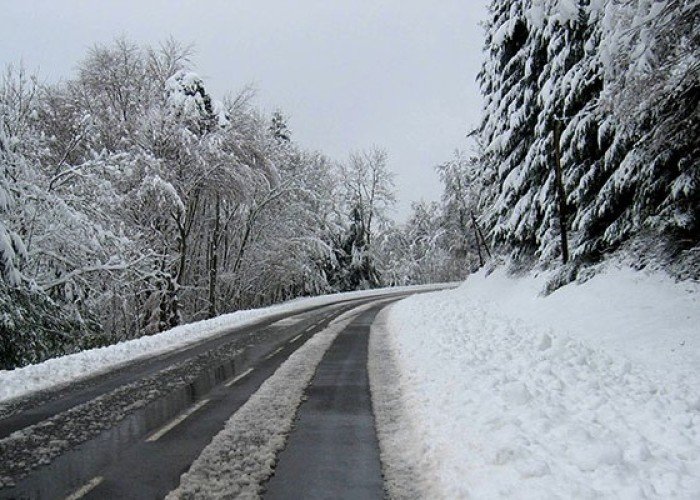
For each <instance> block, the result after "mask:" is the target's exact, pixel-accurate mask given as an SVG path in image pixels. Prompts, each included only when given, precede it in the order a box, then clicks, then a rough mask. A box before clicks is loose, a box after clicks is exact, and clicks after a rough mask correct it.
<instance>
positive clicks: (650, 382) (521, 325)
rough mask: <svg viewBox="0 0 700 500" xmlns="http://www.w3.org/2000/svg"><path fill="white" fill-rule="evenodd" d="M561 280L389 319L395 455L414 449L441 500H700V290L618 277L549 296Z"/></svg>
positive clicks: (454, 294)
mask: <svg viewBox="0 0 700 500" xmlns="http://www.w3.org/2000/svg"><path fill="white" fill-rule="evenodd" d="M549 277H550V276H548V275H547V274H540V275H539V276H536V275H528V276H525V277H520V278H513V277H509V276H508V275H507V274H506V273H505V272H504V271H503V270H502V269H497V270H496V271H495V272H493V273H492V274H491V275H490V276H488V277H487V276H486V274H485V273H484V272H480V273H479V274H476V275H473V276H471V277H470V278H469V279H468V280H467V281H466V282H465V283H464V285H462V286H461V287H460V288H458V289H456V290H452V291H443V292H439V293H433V294H428V295H422V296H414V297H411V298H408V299H406V300H404V301H402V302H400V303H398V304H396V305H395V306H393V307H392V308H391V311H390V313H389V315H388V318H387V325H388V335H387V336H386V340H385V342H386V343H387V344H388V347H387V348H388V349H389V350H390V352H391V353H392V359H393V360H394V363H395V366H396V370H395V374H394V378H395V382H396V389H395V393H394V395H395V394H396V393H397V392H398V394H399V395H400V401H399V402H398V403H397V402H396V400H395V398H394V402H393V403H392V404H393V408H394V412H395V413H396V411H397V410H396V409H397V408H398V409H399V410H400V411H399V412H398V415H399V416H398V417H396V419H398V420H396V419H395V420H396V421H395V422H394V423H393V425H392V426H390V428H389V431H387V432H388V434H387V433H384V434H383V433H382V430H381V429H382V424H381V422H382V419H381V418H379V417H378V427H379V429H380V431H379V437H380V443H381V446H382V449H383V456H384V454H385V453H389V452H390V451H391V446H390V443H391V442H399V443H401V442H403V443H411V444H410V445H408V444H406V445H404V450H403V453H408V454H409V455H408V456H409V458H411V457H412V458H411V459H413V460H418V462H416V463H418V464H419V468H420V469H421V470H424V471H427V472H426V474H428V475H429V477H427V478H425V479H424V480H423V481H422V482H421V485H423V486H425V487H429V488H430V489H431V491H430V493H429V494H428V495H427V496H429V497H431V498H464V497H472V498H513V497H515V498H600V497H606V498H611V497H613V498H635V499H639V498H698V496H700V395H699V394H698V387H700V368H699V367H700V328H699V327H698V325H699V324H700V307H698V306H699V305H700V304H699V303H698V302H699V300H698V297H699V296H700V295H699V293H700V285H698V283H695V282H681V283H674V282H673V281H672V280H671V279H669V278H668V277H666V276H665V275H663V274H661V273H658V272H657V273H646V272H639V271H632V270H630V269H626V268H622V267H616V266H614V265H608V267H607V268H605V269H603V270H602V271H601V272H600V273H599V274H597V275H595V276H593V277H592V278H590V279H589V280H588V281H585V282H583V283H575V284H570V285H568V286H565V287H563V288H561V289H559V290H558V291H556V292H554V293H552V294H551V295H549V296H546V297H544V296H542V295H540V293H539V292H540V291H541V290H542V289H543V288H544V286H545V284H546V282H547V279H548V278H549ZM373 342H376V341H373ZM373 345H375V344H373ZM375 355H376V354H374V353H373V354H372V356H375ZM371 366H372V363H371V362H370V367H371ZM373 397H374V398H375V399H377V395H376V394H375V395H374V396H373ZM375 406H376V407H378V408H382V404H381V402H380V403H379V404H377V403H376V402H375ZM387 436H389V437H387ZM387 450H388V451H387ZM389 477H391V476H390V475H389Z"/></svg>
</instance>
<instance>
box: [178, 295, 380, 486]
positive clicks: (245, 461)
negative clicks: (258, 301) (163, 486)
mask: <svg viewBox="0 0 700 500" xmlns="http://www.w3.org/2000/svg"><path fill="white" fill-rule="evenodd" d="M373 305H374V304H368V305H364V306H360V307H357V308H355V309H353V310H351V311H349V312H347V313H344V314H343V315H341V316H340V317H339V318H338V319H337V320H335V321H334V322H333V323H331V325H329V327H328V328H326V329H325V330H323V331H322V332H320V333H317V334H316V335H314V336H313V337H311V338H310V339H309V340H308V341H306V343H305V344H304V345H302V346H301V347H300V348H299V349H297V350H296V351H295V352H294V353H293V354H292V355H291V356H290V357H289V358H288V359H287V360H286V361H285V362H284V363H282V365H281V366H280V367H279V368H278V369H277V371H276V372H275V373H274V374H273V375H272V376H271V377H270V378H268V379H267V380H266V381H265V382H264V383H263V384H262V385H261V386H260V389H258V391H257V392H256V393H255V394H253V395H252V396H251V397H250V398H249V399H248V401H247V402H246V403H245V404H244V405H243V406H242V407H241V408H239V410H238V411H237V412H236V413H234V414H233V416H232V417H231V418H230V419H229V420H228V422H227V423H226V426H225V427H224V429H223V430H222V431H221V432H219V433H218V434H217V435H216V436H215V437H214V439H213V440H212V442H211V443H210V444H209V445H208V446H207V447H206V448H205V449H204V450H203V451H202V453H201V454H200V456H199V457H198V458H197V459H196V460H195V461H194V462H193V463H192V465H191V466H190V469H189V471H188V472H186V473H185V474H183V475H182V477H181V481H180V486H179V487H178V489H176V490H174V491H173V492H171V493H170V494H169V495H168V497H167V498H168V499H171V500H174V499H189V498H238V497H244V498H257V497H258V496H259V495H260V490H261V485H262V484H263V482H265V481H266V480H267V479H268V478H269V477H270V475H271V474H272V471H273V468H274V465H275V459H276V456H277V453H278V452H279V451H280V450H281V449H282V448H283V447H284V444H285V441H286V439H287V435H288V434H289V433H290V432H291V430H292V423H293V421H294V416H295V414H296V411H297V408H298V407H299V405H300V404H301V401H302V397H303V395H304V390H305V389H306V386H308V385H309V383H310V382H311V379H312V378H313V376H314V374H315V373H316V367H317V366H318V364H319V363H320V362H321V359H322V358H323V356H324V354H325V353H326V351H327V350H328V348H329V347H330V346H331V344H332V343H333V341H334V340H335V338H336V337H337V335H338V333H340V332H341V331H342V330H343V329H344V328H346V327H347V325H349V324H350V322H351V321H352V320H353V319H354V318H355V316H357V315H358V314H359V313H361V312H362V311H364V310H366V309H368V308H370V307H372V306H373Z"/></svg>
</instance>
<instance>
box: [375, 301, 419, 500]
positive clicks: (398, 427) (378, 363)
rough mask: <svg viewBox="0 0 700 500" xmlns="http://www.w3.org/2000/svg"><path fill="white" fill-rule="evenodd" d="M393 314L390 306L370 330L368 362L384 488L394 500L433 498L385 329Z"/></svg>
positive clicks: (381, 312)
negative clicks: (390, 314) (390, 313)
mask: <svg viewBox="0 0 700 500" xmlns="http://www.w3.org/2000/svg"><path fill="white" fill-rule="evenodd" d="M390 310H391V306H389V307H387V308H386V309H383V310H382V311H380V313H379V314H378V315H377V317H376V319H375V320H374V323H373V324H372V327H371V328H370V336H369V357H368V359H367V369H368V372H369V383H370V389H371V392H372V410H373V411H374V418H375V425H376V428H377V438H378V440H379V451H380V457H381V461H382V474H383V475H384V485H385V488H386V490H387V496H388V497H389V498H392V499H410V498H430V496H431V495H430V493H431V490H430V487H429V485H428V484H427V483H426V481H427V480H428V479H427V475H428V474H426V472H427V471H428V470H429V469H430V468H431V464H430V463H429V462H426V461H425V460H424V459H423V458H422V457H423V455H422V453H421V449H420V447H418V446H416V441H415V438H414V436H415V432H416V430H415V428H414V425H413V422H412V421H411V419H410V416H409V415H408V414H407V413H406V406H405V404H404V402H403V399H402V398H403V391H402V389H401V386H400V384H399V381H400V373H399V370H398V367H397V365H396V360H395V359H394V353H393V351H392V349H391V346H390V344H389V333H388V331H387V327H386V321H387V317H388V314H389V311H390Z"/></svg>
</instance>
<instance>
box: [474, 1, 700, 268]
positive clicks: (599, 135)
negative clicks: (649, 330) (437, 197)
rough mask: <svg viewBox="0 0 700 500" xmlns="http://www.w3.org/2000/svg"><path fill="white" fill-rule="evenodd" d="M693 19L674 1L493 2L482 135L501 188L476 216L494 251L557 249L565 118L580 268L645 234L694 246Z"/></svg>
mask: <svg viewBox="0 0 700 500" xmlns="http://www.w3.org/2000/svg"><path fill="white" fill-rule="evenodd" d="M699 11H700V6H699V5H698V4H697V2H683V1H680V0H678V1H676V0H668V1H666V0H658V1H655V0H645V1H641V2H637V1H627V0H531V1H530V0H528V1H525V2H521V1H509V0H494V1H493V2H491V5H490V17H489V19H488V22H487V23H486V29H487V43H486V53H487V59H486V62H485V64H484V66H483V70H482V72H481V74H480V77H479V78H480V81H481V86H482V91H483V92H484V95H485V98H486V106H485V114H484V120H483V122H482V125H481V128H480V138H481V140H482V141H483V143H484V144H485V151H484V155H483V158H482V162H483V164H484V173H483V179H484V180H485V181H489V180H490V181H493V182H494V183H495V185H496V188H497V189H496V193H497V194H496V195H495V196H493V197H489V196H488V195H487V196H486V200H485V201H486V203H487V205H489V206H490V208H489V209H488V210H487V211H486V213H485V214H484V216H483V218H482V220H484V221H485V222H486V225H487V227H488V228H489V229H490V232H491V234H492V236H493V238H494V240H495V242H496V243H497V244H499V245H501V247H502V248H505V249H506V250H507V251H508V252H509V253H511V254H513V255H532V256H535V257H537V258H539V259H540V260H541V261H542V262H552V260H553V258H554V257H556V256H557V254H558V253H559V251H560V244H559V241H558V238H557V236H558V235H559V233H560V229H561V228H560V224H559V223H558V221H557V215H558V213H557V194H556V190H555V185H554V184H555V183H554V178H555V176H554V153H555V151H556V147H555V146H556V145H555V144H554V139H555V134H554V129H555V124H556V123H557V122H559V123H560V124H561V129H562V133H561V136H560V138H559V143H558V145H559V148H560V150H561V164H562V168H563V180H564V190H565V193H566V205H565V207H564V208H565V209H566V212H567V214H568V217H567V219H566V220H565V221H564V227H565V228H567V229H568V230H570V231H571V232H572V234H571V236H572V239H571V246H572V247H573V255H574V257H575V258H576V260H578V261H580V260H590V259H593V260H595V259H598V258H600V257H601V256H602V255H603V254H604V253H605V252H609V251H611V250H613V249H615V248H616V247H617V246H619V245H620V244H621V243H623V242H624V241H626V240H628V239H629V238H632V237H635V236H636V235H639V234H642V233H644V232H648V231H654V232H656V233H657V234H663V235H665V236H666V237H667V238H668V239H670V240H673V241H674V242H675V243H676V244H677V245H678V246H679V247H680V248H690V247H693V246H695V245H697V242H698V231H697V217H698V198H699V196H698V184H699V182H698V179H699V177H698V176H699V175H700V174H698V171H699V168H698V160H697V158H698V135H699V134H698V122H699V120H698V97H697V96H698V81H699V78H700V76H699V75H700V71H698V39H699V37H700V34H699V33H700V28H699V23H698V16H699V15H700V14H699ZM492 171H495V172H497V175H496V176H495V178H494V177H493V176H492V174H490V172H492Z"/></svg>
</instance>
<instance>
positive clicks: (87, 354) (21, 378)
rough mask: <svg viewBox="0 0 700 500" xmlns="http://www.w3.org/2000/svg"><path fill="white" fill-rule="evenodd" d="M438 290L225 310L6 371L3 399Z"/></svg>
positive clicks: (0, 378)
mask: <svg viewBox="0 0 700 500" xmlns="http://www.w3.org/2000/svg"><path fill="white" fill-rule="evenodd" d="M441 286H450V285H438V286H437V287H438V288H439V287H441ZM434 288H435V286H432V285H426V286H412V287H395V288H383V289H380V290H365V291H359V292H348V293H338V294H332V295H323V296H320V297H310V298H303V299H296V300H292V301H289V302H285V303H282V304H277V305H274V306H271V307H266V308H262V309H252V310H246V311H237V312H235V313H231V314H224V315H222V316H218V317H216V318H213V319H209V320H204V321H198V322H195V323H190V324H187V325H181V326H178V327H176V328H173V329H171V330H168V331H166V332H163V333H160V334H157V335H151V336H146V337H141V338H138V339H134V340H129V341H125V342H120V343H119V344H115V345H111V346H107V347H101V348H97V349H90V350H87V351H82V352H79V353H76V354H70V355H68V356H62V357H59V358H53V359H49V360H47V361H44V362H43V363H39V364H36V365H29V366H25V367H23V368H18V369H15V370H0V402H3V401H6V400H9V399H13V398H17V397H23V396H26V395H28V394H30V393H32V392H36V391H40V390H45V389H50V388H56V387H60V386H64V385H66V384H68V383H70V382H74V381H76V380H80V379H83V378H86V377H90V376H94V375H97V374H99V373H104V372H107V371H109V370H112V369H114V368H117V367H119V366H122V365H124V364H126V363H130V362H132V361H135V360H138V359H142V358H146V357H150V356H155V355H159V354H164V353H166V352H170V351H175V350H178V349H181V348H183V347H185V346H187V345H191V344H195V343H197V342H201V341H203V340H205V339H207V338H210V337H215V336H217V335H221V334H223V333H225V332H227V331H228V330H230V329H231V328H234V327H243V326H246V325H250V324H252V323H254V322H256V321H261V320H263V319H265V318H266V317H270V316H273V315H277V314H283V313H294V312H301V311H303V310H304V309H307V308H310V307H315V306H321V305H327V304H333V303H335V302H339V301H343V300H349V299H359V298H363V297H372V296H382V295H386V294H392V293H396V292H402V291H421V290H430V289H434Z"/></svg>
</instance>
